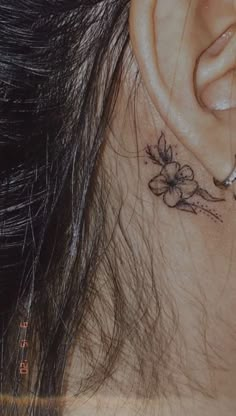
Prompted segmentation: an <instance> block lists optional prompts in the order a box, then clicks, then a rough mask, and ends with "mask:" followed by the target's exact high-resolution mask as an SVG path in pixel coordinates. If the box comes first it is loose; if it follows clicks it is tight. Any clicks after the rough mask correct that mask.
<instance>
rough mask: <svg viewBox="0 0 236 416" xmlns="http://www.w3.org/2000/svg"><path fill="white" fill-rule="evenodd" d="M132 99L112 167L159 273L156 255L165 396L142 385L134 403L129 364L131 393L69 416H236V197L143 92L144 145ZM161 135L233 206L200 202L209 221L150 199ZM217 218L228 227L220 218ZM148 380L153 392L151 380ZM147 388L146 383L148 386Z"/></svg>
mask: <svg viewBox="0 0 236 416" xmlns="http://www.w3.org/2000/svg"><path fill="white" fill-rule="evenodd" d="M129 92H130V85H129V83H128V81H127V80H126V82H124V83H123V88H121V92H120V96H119V99H118V102H117V110H116V112H115V117H114V119H113V122H112V133H111V132H110V133H109V137H108V143H107V146H106V149H105V152H104V159H103V161H104V164H105V165H106V167H107V169H109V171H110V172H112V174H111V175H110V178H111V185H112V189H113V190H114V195H115V192H117V189H118V188H119V189H122V192H123V198H124V204H123V207H122V213H121V221H122V223H123V227H124V229H125V230H126V232H127V233H128V234H129V237H130V239H131V241H132V245H133V249H134V251H135V252H136V253H139V258H140V262H141V263H142V264H143V265H145V264H147V267H149V266H150V264H149V263H148V261H149V260H148V259H149V254H148V252H147V245H145V244H144V239H146V241H147V240H148V251H149V253H152V261H153V264H152V267H153V275H154V277H155V279H156V282H155V283H156V287H157V288H158V291H159V301H160V305H161V311H162V312H161V319H162V323H161V330H162V331H163V330H164V331H165V335H164V338H165V339H166V340H167V341H166V343H165V344H164V345H163V356H164V360H163V361H162V365H161V366H160V367H159V368H158V372H159V374H160V377H159V379H160V383H161V384H160V386H159V392H160V393H158V392H157V391H156V395H155V393H154V392H155V386H154V387H153V388H152V394H151V395H152V397H151V398H150V395H149V397H147V396H146V393H145V391H144V389H143V391H142V384H141V387H139V393H137V394H136V395H135V397H134V395H132V394H127V391H130V389H131V385H132V384H133V381H134V379H136V377H137V375H136V374H135V371H133V372H132V371H131V370H128V367H127V362H126V363H124V364H122V363H121V364H120V367H119V368H118V370H117V373H116V374H117V376H116V378H117V379H119V380H120V381H121V383H123V385H124V389H123V391H122V392H120V390H119V391H118V390H116V387H115V384H113V383H111V384H110V385H106V387H104V389H101V390H100V391H99V392H98V393H97V394H95V395H94V396H93V397H92V398H91V399H90V400H88V398H85V397H82V398H80V399H79V401H76V402H75V407H74V408H73V407H71V410H70V411H71V413H70V412H69V410H68V413H66V415H67V414H68V416H69V415H71V416H72V415H74V414H76V410H73V409H77V411H78V409H80V411H81V412H82V413H81V414H84V415H86V416H87V415H89V414H90V412H91V414H93V415H98V416H100V414H101V415H103V416H104V415H105V416H112V415H114V414H116V415H117V416H120V415H122V416H123V415H125V416H131V415H134V414H136V413H135V412H137V408H140V409H142V410H143V414H145V415H146V416H151V415H157V414H158V415H159V414H161V415H163V416H169V415H173V416H182V415H183V414H185V413H184V411H185V412H186V414H191V416H205V415H206V416H213V415H214V416H222V414H223V415H224V416H231V415H233V414H235V410H236V399H235V385H236V349H235V331H234V329H235V311H236V297H235V293H236V280H235V275H236V244H235V235H236V201H234V200H233V198H232V194H231V193H230V192H229V191H221V190H219V189H218V188H216V187H215V186H214V184H213V181H212V178H211V176H210V175H209V174H208V173H207V172H206V170H205V169H204V168H203V167H202V166H201V164H200V163H199V161H197V160H196V159H195V158H194V157H193V155H192V154H190V152H189V151H187V150H186V149H185V148H184V147H183V146H182V145H181V144H180V143H179V142H178V140H177V138H176V137H174V136H173V135H172V134H171V132H170V131H169V130H168V128H167V127H165V126H164V125H163V122H162V120H161V118H160V117H159V116H158V115H157V114H156V113H154V111H153V108H152V105H151V103H150V101H149V99H148V98H147V96H146V94H145V92H144V90H143V89H142V86H140V87H139V93H138V95H137V97H136V100H137V101H136V118H137V127H138V132H137V137H135V135H134V129H133V126H132V123H131V122H130V120H132V117H133V113H132V111H131V112H129V111H127V106H126V103H127V100H128V96H129ZM140 121H141V122H140ZM121 126H122V127H121ZM161 130H162V131H164V133H165V139H166V142H167V144H168V145H171V147H172V150H173V153H174V155H175V160H176V161H177V162H178V163H179V164H180V165H181V166H183V165H188V166H190V167H191V168H192V170H193V172H194V179H195V180H196V182H197V183H198V184H199V187H201V189H205V190H207V191H208V193H209V194H210V195H212V196H214V197H218V198H225V201H224V202H212V201H206V200H205V199H204V198H202V197H198V198H195V199H194V198H193V199H192V200H194V204H195V203H197V201H198V202H199V203H200V204H201V205H202V211H200V209H198V210H197V214H193V213H192V212H186V211H182V210H178V209H177V208H170V207H168V206H167V205H166V204H165V203H164V202H163V195H162V196H159V197H158V196H156V195H154V193H153V192H151V190H150V188H149V187H148V183H149V181H150V180H151V179H152V178H153V177H154V176H157V175H158V174H159V172H160V169H159V168H158V166H157V165H156V164H154V163H153V162H152V161H151V160H150V158H148V157H147V154H146V153H145V151H144V149H145V148H146V146H147V145H155V144H156V143H157V139H158V138H159V137H160V134H161ZM136 139H137V140H136ZM137 147H138V149H137ZM137 151H138V153H137ZM137 154H138V155H139V158H137ZM135 155H136V157H134V156H135ZM188 202H189V201H188ZM215 212H216V213H217V214H216V215H217V216H219V218H220V220H219V221H218V220H217V219H216V218H215V217H214V215H213V214H214V213H215ZM137 225H139V227H138V226H137ZM140 226H141V229H142V234H141V233H140ZM114 238H116V237H114ZM117 244H119V239H118V237H117ZM141 257H142V258H141ZM145 262H146V263H145ZM149 283H150V282H149ZM147 285H148V282H147ZM150 293H151V292H150ZM150 299H151V298H150ZM155 301H156V298H155V299H154V298H153V300H152V301H151V300H150V303H149V313H150V315H152V319H153V321H152V323H153V325H154V324H155V316H156V314H157V310H156V308H155ZM158 325H159V324H158ZM159 340H160V338H159V332H158V329H157V325H156V326H153V341H152V342H153V343H152V347H150V350H149V351H147V352H145V351H143V359H144V360H146V362H147V366H146V367H150V369H151V371H153V368H155V369H157V366H158V362H157V361H158V360H157V354H155V351H160V348H159V347H160V345H159ZM141 356H142V354H141ZM126 375H127V377H126ZM149 380H150V382H151V383H153V384H154V378H152V376H151V375H150V377H149ZM155 380H157V377H156V378H155ZM139 382H140V383H142V380H141V378H140V380H139ZM87 400H88V401H87ZM83 412H84V413H83ZM159 412H160V413H159ZM141 414H142V413H141Z"/></svg>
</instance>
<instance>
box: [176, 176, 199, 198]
mask: <svg viewBox="0 0 236 416" xmlns="http://www.w3.org/2000/svg"><path fill="white" fill-rule="evenodd" d="M178 187H179V188H180V189H181V192H182V195H183V199H188V198H191V196H193V194H194V193H195V192H196V190H197V188H198V183H197V182H196V181H191V180H189V179H186V180H185V181H184V182H182V183H181V182H179V183H178Z"/></svg>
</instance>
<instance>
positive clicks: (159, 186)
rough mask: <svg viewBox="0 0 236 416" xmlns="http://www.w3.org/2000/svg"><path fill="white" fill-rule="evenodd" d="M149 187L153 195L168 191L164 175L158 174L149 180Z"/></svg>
mask: <svg viewBox="0 0 236 416" xmlns="http://www.w3.org/2000/svg"><path fill="white" fill-rule="evenodd" d="M149 188H150V189H151V191H152V192H153V193H154V194H155V195H157V196H160V195H162V194H164V193H165V192H167V191H168V189H169V186H168V184H167V182H166V178H165V176H163V175H158V176H155V178H153V179H152V180H151V181H150V182H149Z"/></svg>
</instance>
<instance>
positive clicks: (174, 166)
mask: <svg viewBox="0 0 236 416" xmlns="http://www.w3.org/2000/svg"><path fill="white" fill-rule="evenodd" d="M179 170H180V164H179V163H177V162H171V163H168V164H167V165H166V166H165V167H164V168H162V170H161V175H163V176H164V177H165V178H166V181H167V183H169V184H171V183H172V182H173V181H175V180H176V174H177V172H178V171H179Z"/></svg>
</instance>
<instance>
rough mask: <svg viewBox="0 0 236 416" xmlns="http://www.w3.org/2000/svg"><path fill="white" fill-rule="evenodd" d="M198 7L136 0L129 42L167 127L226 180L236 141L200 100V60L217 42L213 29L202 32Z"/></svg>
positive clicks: (173, 0)
mask: <svg viewBox="0 0 236 416" xmlns="http://www.w3.org/2000/svg"><path fill="white" fill-rule="evenodd" d="M222 1H224V0H222ZM199 4H200V0H195V1H194V0H193V1H183V0H181V1H180V0H145V1H143V0H132V1H131V9H130V40H131V45H132V48H133V50H134V54H135V57H136V61H137V64H138V66H139V69H140V72H141V76H142V80H143V83H144V84H145V87H146V89H147V91H148V93H149V96H150V98H151V100H152V102H153V103H154V105H155V107H156V110H157V111H158V112H159V114H160V115H161V117H162V118H163V120H164V122H165V124H166V125H167V126H168V127H169V129H171V130H172V132H173V133H174V135H175V136H176V137H177V139H179V140H180V142H181V143H182V144H183V145H184V146H185V147H186V148H188V149H189V150H190V151H191V152H192V153H193V154H194V155H195V156H196V157H197V159H198V160H199V161H200V162H201V163H202V164H203V165H204V166H205V168H206V169H207V170H208V171H209V172H210V174H211V175H212V176H214V177H215V178H217V179H218V180H224V179H225V178H226V177H227V176H228V174H229V172H230V171H231V170H232V166H233V164H234V154H235V153H236V151H235V150H236V137H235V138H234V139H233V142H232V136H231V134H230V132H229V125H228V123H227V122H226V121H225V119H224V120H223V121H222V120H221V118H220V117H219V114H215V113H213V112H212V111H211V109H207V108H206V107H204V106H203V105H201V103H200V102H199V99H198V90H197V89H198V84H197V82H196V74H199V73H200V72H201V65H203V61H201V60H200V57H201V55H202V54H203V52H204V51H205V50H206V49H207V48H208V47H209V46H210V45H211V44H212V43H213V38H212V37H211V36H210V35H209V33H210V30H212V26H211V28H210V27H209V30H206V28H205V27H204V28H203V22H202V21H200V19H201V15H200V14H199V13H196V11H197V9H198V8H199V7H200V6H199ZM171 10H172V13H169V11H171ZM173 10H176V11H178V13H177V12H176V13H173ZM225 12H226V13H227V12H228V13H230V12H231V13H232V10H231V11H229V10H228V11H227V8H225ZM230 19H231V20H232V14H231V17H230ZM235 22H236V16H235ZM210 23H211V25H212V22H210ZM213 23H214V22H213ZM216 23H217V24H218V22H216ZM218 26H219V25H218ZM218 26H217V27H218ZM206 33H208V35H206ZM223 49H224V46H223ZM171 59H172V61H171ZM216 59H217V58H216ZM199 65H200V66H199ZM204 68H206V67H204ZM204 70H205V69H204ZM206 71H207V69H206ZM235 128H236V125H235Z"/></svg>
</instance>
